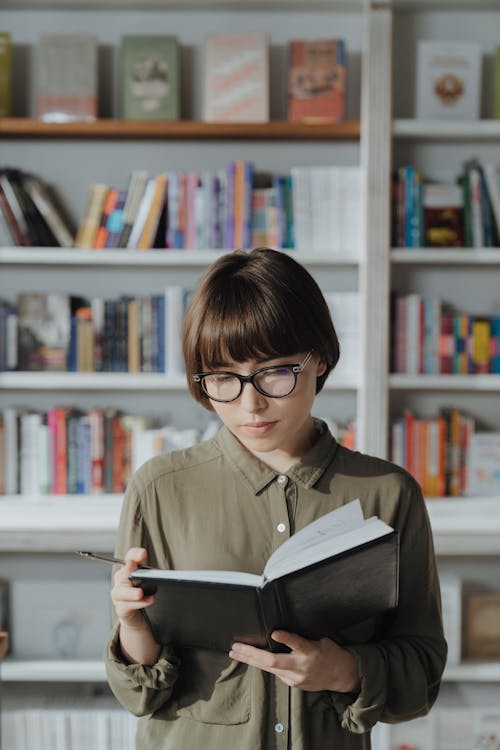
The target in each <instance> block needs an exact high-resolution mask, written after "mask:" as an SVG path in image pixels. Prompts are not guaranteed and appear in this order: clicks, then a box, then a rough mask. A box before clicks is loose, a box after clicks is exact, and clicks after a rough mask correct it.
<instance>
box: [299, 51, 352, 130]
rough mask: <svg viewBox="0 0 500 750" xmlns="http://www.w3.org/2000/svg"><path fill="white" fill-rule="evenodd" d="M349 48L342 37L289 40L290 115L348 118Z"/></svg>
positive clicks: (305, 119)
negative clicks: (346, 114)
mask: <svg viewBox="0 0 500 750" xmlns="http://www.w3.org/2000/svg"><path fill="white" fill-rule="evenodd" d="M345 98H346V50H345V42H344V40H343V39H312V40H307V39H292V40H291V41H290V42H289V43H288V119H289V120H290V121H291V122H341V121H342V120H345V110H346V104H345Z"/></svg>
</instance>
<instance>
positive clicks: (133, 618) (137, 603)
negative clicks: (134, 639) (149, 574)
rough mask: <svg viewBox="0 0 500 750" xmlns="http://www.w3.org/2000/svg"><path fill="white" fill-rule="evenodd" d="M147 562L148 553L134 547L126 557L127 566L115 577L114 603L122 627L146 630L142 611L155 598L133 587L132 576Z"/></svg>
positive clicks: (123, 566) (112, 596)
mask: <svg viewBox="0 0 500 750" xmlns="http://www.w3.org/2000/svg"><path fill="white" fill-rule="evenodd" d="M146 561H147V552H146V550H145V549H144V548H142V547H132V548H131V549H129V551H128V552H127V554H126V555H125V565H122V566H121V568H119V569H118V570H117V571H116V573H115V576H114V586H113V588H112V589H111V599H112V601H113V604H114V607H115V610H116V614H117V616H118V619H119V621H120V625H122V626H125V627H128V628H134V629H144V627H147V623H146V621H145V620H144V617H143V615H142V612H141V609H144V607H149V606H150V605H151V604H152V603H153V602H154V596H144V592H143V590H142V589H141V588H140V587H139V586H132V583H131V581H130V580H129V577H130V575H131V574H132V573H133V572H134V570H137V568H139V567H140V566H141V565H143V564H144V563H146Z"/></svg>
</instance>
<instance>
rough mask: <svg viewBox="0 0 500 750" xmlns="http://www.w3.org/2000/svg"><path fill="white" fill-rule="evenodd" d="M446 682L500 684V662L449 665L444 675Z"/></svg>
mask: <svg viewBox="0 0 500 750" xmlns="http://www.w3.org/2000/svg"><path fill="white" fill-rule="evenodd" d="M443 680H444V681H445V682H500V662H464V663H462V664H449V665H448V666H447V667H446V668H445V670H444V675H443Z"/></svg>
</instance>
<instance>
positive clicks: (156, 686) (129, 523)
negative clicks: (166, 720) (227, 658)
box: [104, 481, 179, 716]
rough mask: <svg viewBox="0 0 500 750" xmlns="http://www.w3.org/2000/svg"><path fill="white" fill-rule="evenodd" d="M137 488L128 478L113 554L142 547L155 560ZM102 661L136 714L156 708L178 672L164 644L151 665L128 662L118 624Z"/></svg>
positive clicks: (112, 684)
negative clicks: (120, 638) (121, 644)
mask: <svg viewBox="0 0 500 750" xmlns="http://www.w3.org/2000/svg"><path fill="white" fill-rule="evenodd" d="M141 494H142V493H141V492H139V490H138V488H137V484H136V482H134V481H131V482H130V484H129V487H128V489H127V492H126V495H125V499H124V503H123V509H122V514H121V518H120V523H119V527H118V535H117V541H116V555H117V556H118V557H123V556H124V555H125V553H126V552H127V550H128V549H129V548H130V547H145V548H146V549H147V550H148V560H149V562H152V563H153V564H155V563H156V556H155V553H154V544H153V541H152V539H151V535H150V533H149V532H148V529H147V526H146V523H145V520H144V515H143V512H142V509H141ZM104 661H105V667H106V674H107V678H108V682H109V685H110V687H111V690H112V691H113V693H114V694H115V696H116V698H117V699H118V701H119V702H120V703H121V705H122V706H123V707H124V708H126V709H127V710H128V711H130V712H131V713H133V714H135V715H136V716H144V715H146V714H151V713H153V712H155V711H157V710H158V709H159V708H160V707H161V706H163V705H164V704H165V703H166V702H167V701H168V700H169V698H170V696H171V694H172V688H173V685H174V683H175V681H176V679H177V675H178V665H179V662H178V659H177V657H176V656H175V654H174V652H173V649H172V648H171V647H169V646H164V647H163V648H162V650H161V652H160V655H159V658H158V660H157V662H156V664H154V665H153V666H147V665H143V664H129V663H128V662H127V661H126V660H124V658H123V656H122V654H121V652H120V643H119V633H118V624H117V623H116V617H115V624H114V627H113V630H112V633H111V636H110V638H109V641H108V644H107V646H106V650H105V654H104Z"/></svg>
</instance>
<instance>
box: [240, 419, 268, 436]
mask: <svg viewBox="0 0 500 750" xmlns="http://www.w3.org/2000/svg"><path fill="white" fill-rule="evenodd" d="M275 424H276V422H247V423H246V424H244V425H242V427H243V429H244V430H246V431H247V432H250V433H252V434H254V435H264V434H265V433H267V432H269V431H270V430H272V428H273V427H274V425H275Z"/></svg>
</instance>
